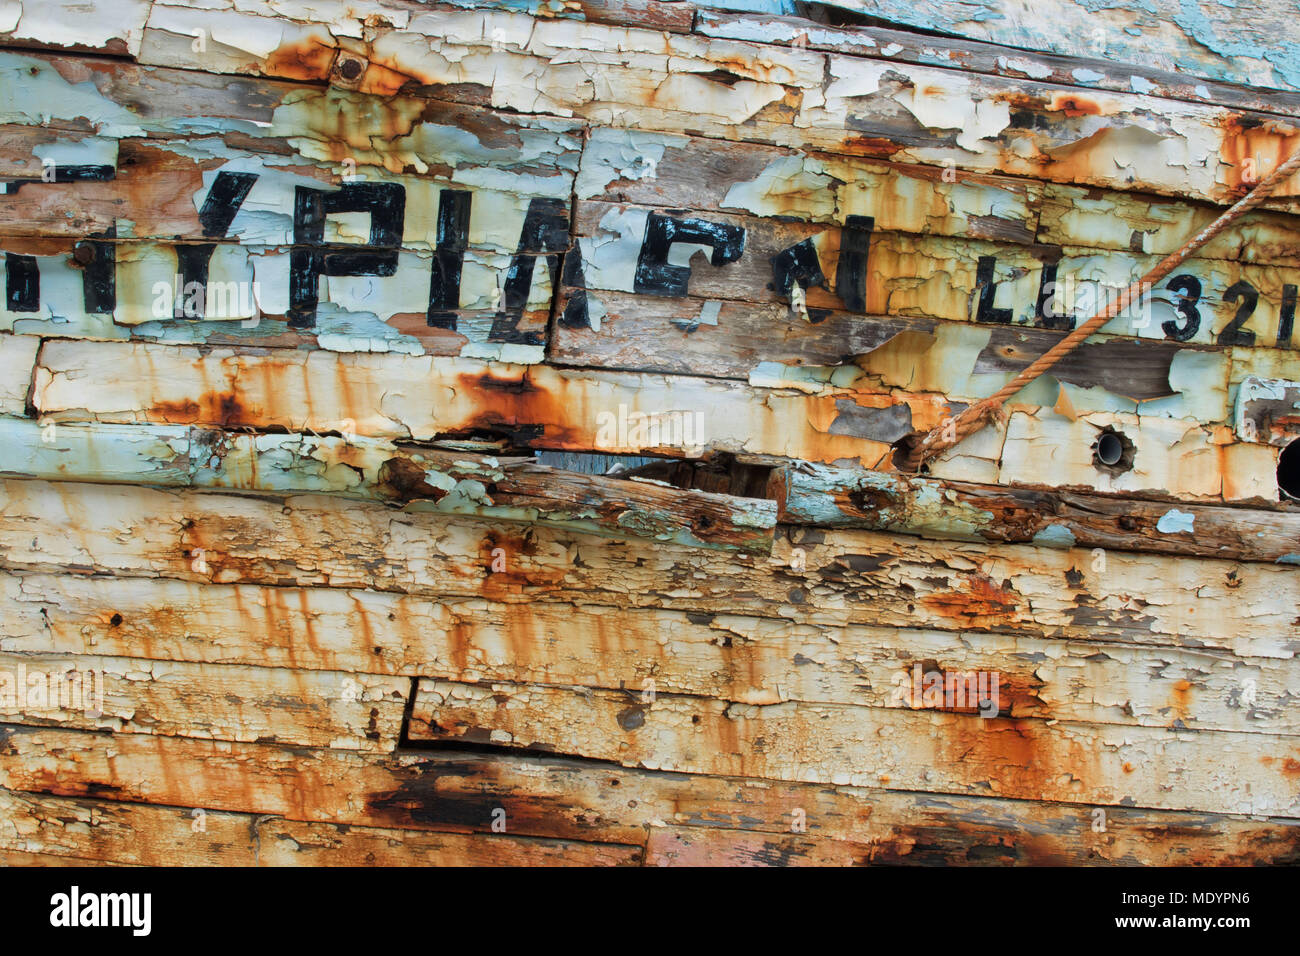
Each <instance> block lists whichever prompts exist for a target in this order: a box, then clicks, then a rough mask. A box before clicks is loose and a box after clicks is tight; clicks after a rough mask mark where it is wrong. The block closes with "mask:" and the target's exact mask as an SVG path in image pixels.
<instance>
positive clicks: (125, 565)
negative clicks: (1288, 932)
mask: <svg viewBox="0 0 1300 956" xmlns="http://www.w3.org/2000/svg"><path fill="white" fill-rule="evenodd" d="M1171 3H1172V0H1151V4H1148V7H1149V8H1150V9H1146V10H1144V11H1139V12H1138V13H1134V12H1133V11H1130V10H1127V9H1125V8H1114V9H1104V10H1091V9H1085V8H1088V7H1090V6H1095V4H1091V3H1090V0H1078V2H1075V0H1049V5H1050V8H1051V10H1052V11H1054V12H1059V14H1060V16H1059V17H1058V18H1057V19H1056V21H1055V23H1054V24H1051V21H1050V18H1049V19H1048V21H1047V22H1049V24H1051V25H1052V26H1054V28H1055V29H1056V30H1058V31H1059V30H1063V29H1069V30H1073V31H1074V32H1073V33H1072V34H1071V35H1070V36H1060V35H1055V34H1053V33H1051V32H1050V31H1041V30H1039V28H1038V27H1036V26H1032V25H1030V24H1029V23H1028V21H1027V20H1026V19H1025V17H1024V16H1023V15H1022V13H1023V11H1017V10H1013V9H1011V6H1009V5H1008V4H1006V3H1003V2H1002V0H977V2H975V3H974V5H973V6H972V5H967V7H965V8H962V9H961V10H957V11H955V12H953V11H946V12H945V11H940V10H939V9H938V6H937V5H936V4H934V3H932V2H930V0H918V2H916V3H911V4H908V5H903V4H899V3H897V2H896V0H879V2H876V0H873V2H872V3H842V4H800V5H797V7H796V5H794V4H792V3H788V2H786V0H779V2H775V3H767V2H759V0H755V2H753V3H748V2H745V0H735V2H728V3H727V4H726V6H727V7H728V9H727V10H725V11H722V10H710V9H706V8H700V7H698V6H696V5H694V4H689V3H685V2H673V3H647V2H645V0H592V2H587V0H564V2H563V3H552V2H548V0H453V2H440V3H424V2H412V0H350V2H347V3H343V2H339V0H274V2H263V0H204V2H203V3H202V4H201V5H197V6H196V5H191V4H188V3H186V2H184V0H94V2H93V3H91V4H90V6H89V8H87V7H86V6H85V5H84V4H80V3H71V2H69V0H51V2H50V3H46V4H44V5H41V4H38V3H36V2H34V0H0V87H3V89H4V90H5V91H6V92H8V93H10V95H9V96H8V97H5V98H4V102H3V103H0V254H3V259H2V260H0V261H2V262H3V269H4V281H5V295H4V297H3V301H2V302H0V446H2V447H3V448H4V449H5V452H6V454H5V456H4V460H3V461H0V609H2V612H0V860H4V861H5V862H7V863H11V864H22V865H58V864H67V863H104V864H114V865H173V864H178V863H184V864H205V865H221V864H226V865H274V866H282V865H319V864H335V865H339V864H342V865H397V864H427V865H449V864H450V865H456V864H470V863H496V864H509V865H527V866H541V865H552V864H560V863H577V864H590V865H632V866H636V865H692V864H699V863H718V862H725V863H730V864H737V865H795V864H803V865H859V864H870V863H907V864H918V865H967V864H976V865H1005V864H1040V865H1041V864H1061V863H1078V862H1094V863H1100V864H1115V865H1119V864H1125V865H1166V864H1194V865H1221V864H1236V865H1255V864H1261V865H1263V864H1283V863H1296V862H1300V796H1298V794H1300V790H1298V789H1297V786H1296V779H1297V773H1300V717H1297V710H1296V698H1297V693H1298V692H1297V688H1298V687H1300V680H1298V678H1300V673H1298V671H1297V669H1298V668H1300V653H1298V652H1300V618H1297V616H1296V608H1297V607H1298V606H1300V577H1297V571H1296V565H1297V564H1300V545H1298V544H1297V543H1296V536H1297V533H1300V512H1298V511H1297V510H1296V507H1297V506H1296V505H1295V504H1294V503H1293V502H1292V501H1291V498H1290V497H1289V496H1291V495H1300V471H1297V466H1296V461H1295V455H1296V449H1295V445H1294V441H1295V439H1296V438H1297V437H1300V418H1297V410H1298V409H1300V384H1298V383H1297V376H1296V374H1295V371H1294V365H1295V359H1294V352H1293V351H1292V350H1293V349H1294V348H1296V347H1297V344H1296V342H1295V336H1294V334H1293V333H1294V329H1293V326H1294V319H1295V309H1296V304H1297V299H1298V296H1297V292H1296V290H1297V287H1298V286H1300V245H1298V244H1297V241H1296V238H1295V237H1296V235H1297V229H1296V226H1297V223H1300V179H1297V180H1293V181H1291V182H1290V183H1288V184H1286V185H1285V186H1284V188H1283V189H1282V190H1280V191H1279V192H1278V194H1277V195H1276V196H1275V197H1273V198H1272V199H1271V200H1270V201H1269V202H1268V204H1267V208H1264V209H1261V210H1258V211H1256V212H1255V213H1252V214H1251V215H1250V216H1248V217H1246V218H1244V219H1243V220H1241V221H1240V222H1239V223H1237V224H1236V225H1234V226H1233V227H1232V228H1231V229H1229V230H1227V231H1226V232H1225V233H1224V234H1223V235H1222V236H1220V237H1219V238H1217V239H1216V240H1214V241H1213V242H1212V243H1210V244H1208V245H1206V246H1205V247H1204V248H1203V249H1201V250H1200V251H1199V252H1198V253H1197V255H1196V257H1195V258H1193V259H1190V260H1188V261H1187V262H1186V263H1185V265H1184V266H1183V267H1182V268H1181V269H1180V270H1179V271H1178V273H1177V274H1176V275H1171V276H1170V277H1169V279H1168V281H1166V282H1162V283H1160V284H1159V287H1158V288H1156V289H1154V290H1150V294H1149V296H1147V297H1146V298H1145V299H1144V300H1143V302H1142V303H1141V305H1140V307H1139V308H1138V309H1137V310H1135V311H1132V312H1130V313H1128V314H1125V315H1121V316H1119V317H1117V318H1116V319H1115V320H1114V321H1113V322H1112V323H1111V324H1110V325H1109V326H1108V327H1107V328H1106V329H1105V330H1104V331H1103V333H1102V334H1099V335H1097V336H1095V337H1093V338H1091V339H1090V340H1089V341H1088V342H1086V343H1084V344H1082V345H1081V346H1080V348H1079V349H1078V350H1077V351H1075V352H1073V353H1072V354H1071V355H1070V356H1069V357H1068V358H1067V359H1066V360H1064V361H1063V362H1061V363H1060V364H1059V365H1057V366H1055V367H1054V368H1053V369H1052V371H1051V374H1050V375H1046V376H1043V377H1041V378H1040V379H1038V380H1037V381H1035V382H1033V383H1032V384H1031V385H1030V386H1028V387H1026V388H1024V389H1022V391H1021V392H1020V393H1018V394H1017V395H1016V396H1014V397H1013V400H1012V401H1011V402H1010V403H1009V404H1007V405H1006V406H1005V415H1003V416H1001V417H999V419H998V420H997V421H996V422H993V423H991V425H990V427H988V428H985V429H983V430H982V431H981V432H979V433H978V434H976V435H973V436H971V437H970V438H969V439H968V440H966V441H963V442H962V443H961V444H960V445H958V446H955V447H954V448H951V449H950V450H949V451H948V452H947V453H945V454H944V455H943V456H941V457H940V458H939V459H938V460H936V461H935V462H934V463H933V464H932V465H931V467H930V469H929V471H928V472H927V473H925V474H917V475H904V474H900V473H899V472H898V471H897V469H896V466H895V465H894V464H893V458H894V454H895V450H896V446H897V445H898V443H899V442H900V441H902V440H903V439H905V438H907V437H908V436H910V435H914V434H916V433H918V432H926V431H929V430H931V429H941V428H943V427H944V425H945V423H946V422H949V421H951V419H952V417H953V416H955V415H957V414H959V413H960V412H961V411H962V410H963V409H965V408H967V407H968V406H969V405H970V404H971V403H973V402H976V401H979V400H981V399H983V398H985V397H986V396H988V395H990V394H993V393H994V392H995V391H996V390H997V389H998V388H999V387H1001V386H1002V385H1003V384H1005V383H1006V382H1008V381H1010V380H1011V378H1012V377H1013V376H1015V375H1016V373H1017V372H1019V371H1020V370H1022V369H1024V368H1025V367H1027V366H1028V365H1029V363H1031V362H1032V361H1033V360H1034V359H1035V358H1036V357H1037V356H1039V355H1041V354H1042V353H1044V352H1046V351H1047V350H1048V349H1050V348H1051V347H1052V346H1053V345H1055V344H1056V343H1057V342H1059V341H1061V339H1062V337H1063V336H1065V335H1066V334H1067V333H1068V331H1069V330H1070V329H1071V328H1073V327H1074V326H1075V325H1076V324H1077V323H1078V322H1079V321H1081V320H1083V319H1085V318H1087V317H1089V316H1090V315H1091V314H1092V313H1093V312H1094V311H1096V310H1097V309H1098V308H1099V307H1101V306H1103V305H1104V304H1105V299H1106V298H1107V297H1109V296H1111V295H1114V294H1115V293H1116V292H1117V291H1118V290H1119V289H1121V288H1123V287H1125V286H1127V285H1128V283H1129V282H1130V281H1131V280H1132V279H1133V278H1135V277H1136V276H1137V275H1138V274H1139V273H1141V272H1143V271H1145V270H1146V269H1148V268H1149V267H1150V266H1151V265H1152V264H1154V262H1156V261H1157V260H1158V259H1159V258H1160V257H1162V256H1164V255H1166V254H1168V253H1169V252H1171V251H1173V250H1175V249H1177V248H1178V247H1179V246H1180V245H1181V244H1182V243H1183V242H1184V241H1186V239H1187V237H1188V236H1189V235H1191V234H1192V233H1194V232H1196V231H1197V230H1199V229H1201V228H1203V227H1204V226H1205V225H1206V224H1208V223H1209V222H1210V221H1212V220H1213V219H1214V218H1215V217H1217V216H1218V215H1219V214H1220V211H1221V209H1222V207H1223V206H1224V205H1225V204H1227V203H1230V202H1232V201H1234V200H1235V199H1237V198H1239V197H1240V196H1241V195H1243V194H1244V193H1245V192H1246V191H1247V190H1248V189H1249V188H1250V187H1251V186H1252V185H1253V184H1254V183H1255V182H1256V181H1258V179H1259V178H1261V177H1263V176H1264V175H1267V173H1268V172H1269V170H1270V169H1271V168H1272V165H1273V164H1275V163H1277V162H1278V161H1280V160H1281V158H1282V157H1284V156H1286V155H1288V154H1289V153H1290V152H1291V151H1293V150H1294V149H1296V148H1297V146H1298V145H1300V121H1297V120H1296V115H1297V114H1300V86H1297V85H1296V82H1295V81H1296V80H1297V79H1298V78H1300V74H1298V75H1296V76H1293V75H1292V73H1293V72H1294V70H1293V67H1294V66H1295V64H1294V63H1293V62H1292V61H1293V60H1294V57H1291V56H1290V54H1289V53H1287V52H1286V51H1283V50H1281V49H1280V48H1279V46H1278V44H1277V42H1276V40H1277V38H1278V37H1280V36H1282V35H1283V31H1281V30H1276V31H1274V30H1273V29H1272V27H1273V26H1276V25H1277V23H1278V22H1279V21H1278V14H1277V7H1276V5H1275V4H1274V5H1270V4H1265V6H1264V7H1262V8H1261V11H1260V14H1259V16H1258V17H1257V19H1256V21H1252V23H1251V24H1249V25H1248V26H1244V27H1242V29H1241V31H1240V36H1239V37H1237V38H1236V39H1235V40H1233V41H1232V42H1231V43H1230V42H1228V40H1226V39H1225V38H1224V35H1223V34H1222V33H1221V32H1220V30H1219V28H1220V26H1221V25H1222V22H1224V20H1225V18H1224V17H1222V16H1217V17H1216V16H1210V15H1208V14H1207V13H1206V11H1205V10H1200V12H1199V13H1198V12H1197V11H1195V10H1192V9H1191V7H1188V5H1187V4H1184V5H1183V7H1184V8H1185V9H1183V8H1180V9H1178V10H1174V9H1173V7H1172V6H1170V4H1171ZM1192 6H1195V4H1193V5H1192ZM1166 7H1167V8H1168V9H1165V8H1166ZM1157 8H1159V10H1157ZM1153 11H1155V12H1153ZM1161 12H1163V13H1164V14H1167V16H1164V17H1163V19H1162V18H1161V17H1160V16H1157V13H1161ZM792 14H799V16H793V15H792ZM1125 18H1128V20H1131V22H1132V24H1133V25H1132V26H1131V27H1128V29H1129V32H1124V27H1125V25H1126V24H1127V23H1128V20H1125ZM868 19H870V20H871V23H870V24H865V25H859V24H860V23H861V22H862V21H865V20H868ZM1039 19H1043V18H1042V17H1041V16H1040V17H1039ZM1234 19H1235V20H1239V19H1240V18H1239V17H1236V18H1234ZM1085 21H1086V26H1096V27H1097V28H1098V29H1100V30H1101V31H1102V32H1103V33H1104V34H1107V36H1104V37H1103V38H1102V39H1103V43H1102V46H1101V47H1095V45H1089V43H1090V42H1091V41H1092V40H1095V37H1094V36H1089V35H1087V34H1086V32H1085V30H1084V27H1085ZM1121 21H1123V23H1122V22H1121ZM881 23H884V24H886V25H885V26H881V25H880V24H881ZM895 27H897V28H895ZM918 30H919V31H923V32H916V31H918ZM1133 30H1136V31H1137V32H1138V33H1139V34H1141V36H1140V37H1138V36H1137V35H1135V34H1134V33H1133V32H1132V31H1133ZM953 33H956V34H958V36H957V37H956V38H950V37H949V36H947V35H948V34H953ZM1110 34H1115V35H1114V36H1110ZM1081 44H1082V45H1081ZM1139 51H1140V52H1139ZM86 54H91V55H86ZM1135 60H1142V61H1143V64H1142V65H1141V66H1130V65H1129V64H1130V63H1132V62H1133V61H1135ZM1243 83H1246V84H1250V85H1242V84H1243Z"/></svg>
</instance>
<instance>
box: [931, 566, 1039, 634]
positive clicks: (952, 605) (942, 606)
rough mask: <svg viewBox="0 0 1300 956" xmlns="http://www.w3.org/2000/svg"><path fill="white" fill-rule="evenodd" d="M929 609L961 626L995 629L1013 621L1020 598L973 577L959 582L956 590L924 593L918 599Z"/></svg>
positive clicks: (1003, 588) (987, 578) (982, 577)
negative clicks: (959, 584) (959, 585)
mask: <svg viewBox="0 0 1300 956" xmlns="http://www.w3.org/2000/svg"><path fill="white" fill-rule="evenodd" d="M921 603H922V604H924V605H925V606H926V607H927V608H928V609H929V610H931V611H933V612H934V613H935V614H939V615H941V616H943V617H946V618H948V619H949V620H952V621H957V622H959V623H960V624H961V625H962V626H963V627H997V626H999V625H1003V624H1009V623H1013V622H1015V621H1016V620H1017V619H1018V617H1019V615H1018V613H1017V611H1018V608H1019V604H1020V602H1019V599H1018V598H1017V596H1016V594H1015V592H1014V591H1013V590H1012V589H1010V588H1007V587H1002V586H999V585H997V584H995V583H994V582H993V581H992V580H991V579H990V578H989V577H987V576H986V575H983V574H976V575H973V576H971V577H969V578H966V579H965V580H964V581H962V584H961V587H960V588H959V589H957V590H951V591H940V592H936V593H934V594H927V595H926V596H925V597H923V598H922V599H921Z"/></svg>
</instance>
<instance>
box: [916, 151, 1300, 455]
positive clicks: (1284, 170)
mask: <svg viewBox="0 0 1300 956" xmlns="http://www.w3.org/2000/svg"><path fill="white" fill-rule="evenodd" d="M1298 170H1300V150H1297V151H1296V153H1295V154H1294V155H1292V156H1291V157H1290V158H1289V159H1287V161H1286V162H1284V163H1283V164H1282V165H1281V166H1278V167H1277V169H1275V170H1273V172H1272V173H1270V174H1269V175H1268V176H1267V177H1265V178H1264V179H1262V180H1260V181H1259V182H1258V183H1256V184H1255V187H1254V188H1253V189H1252V190H1251V191H1250V192H1248V193H1247V194H1246V195H1245V196H1243V197H1242V198H1241V199H1239V200H1238V201H1237V202H1236V203H1235V204H1234V205H1233V206H1232V207H1231V208H1229V209H1228V210H1227V212H1225V213H1224V214H1223V215H1222V216H1220V217H1219V218H1218V219H1216V220H1214V222H1212V223H1210V224H1209V225H1208V226H1206V227H1205V228H1204V229H1202V230H1201V231H1200V232H1198V233H1197V234H1196V235H1194V236H1192V238H1191V239H1188V240H1187V242H1185V243H1183V245H1182V246H1181V247H1180V248H1179V249H1178V251H1177V252H1173V253H1170V254H1169V255H1168V256H1166V257H1165V258H1164V259H1162V260H1160V262H1159V263H1158V264H1157V265H1156V266H1155V267H1154V268H1153V269H1152V270H1151V271H1150V272H1148V273H1147V274H1146V275H1144V276H1142V277H1141V278H1140V279H1137V280H1135V281H1134V282H1132V283H1131V284H1130V285H1129V287H1128V288H1127V289H1125V290H1124V292H1123V294H1121V295H1120V296H1119V298H1117V299H1115V300H1114V301H1112V302H1110V303H1109V304H1108V305H1107V306H1106V307H1105V308H1104V309H1102V310H1101V311H1100V312H1098V313H1097V314H1096V315H1094V316H1093V317H1092V318H1091V319H1089V320H1088V321H1087V322H1085V323H1083V325H1081V326H1079V327H1078V328H1076V329H1075V330H1074V331H1073V332H1071V333H1070V334H1069V335H1067V336H1066V337H1065V338H1063V339H1061V341H1059V342H1057V343H1056V345H1054V346H1052V348H1050V349H1048V350H1047V351H1046V352H1044V353H1043V354H1042V355H1041V356H1039V358H1038V359H1036V360H1035V361H1034V362H1033V363H1032V364H1030V365H1029V366H1027V367H1026V368H1024V369H1022V370H1021V372H1020V374H1019V375H1017V376H1016V377H1015V378H1013V379H1012V380H1011V381H1009V382H1008V383H1007V384H1006V385H1003V386H1002V387H1001V388H1000V389H998V390H997V391H996V392H995V393H994V394H993V395H991V396H989V397H988V398H986V399H984V400H983V401H981V402H976V403H975V404H974V405H971V406H970V407H969V408H967V409H966V410H965V411H963V412H961V413H960V414H959V415H958V416H957V417H956V418H954V419H952V420H951V421H949V422H947V423H946V424H944V425H940V426H939V427H937V428H934V429H931V430H930V431H929V432H927V433H926V434H925V435H924V436H923V437H922V438H921V439H920V440H919V441H918V440H917V439H916V437H915V436H913V437H912V438H911V440H910V442H908V444H905V445H903V446H901V447H900V449H899V454H898V455H897V456H895V459H894V463H895V465H896V466H897V467H898V469H899V470H900V471H917V470H918V469H919V468H920V467H921V466H922V465H923V464H925V463H926V462H927V461H930V460H931V459H932V458H934V457H935V456H936V455H939V454H942V453H943V452H944V451H946V450H947V449H949V448H951V447H952V446H954V445H956V444H957V443H958V442H960V441H961V440H962V439H964V438H966V437H967V436H968V435H971V434H973V433H975V432H977V431H979V430H980V429H981V428H983V427H984V425H985V423H986V422H988V420H989V419H990V418H992V417H993V416H994V415H995V414H997V411H998V410H999V409H1000V408H1001V407H1002V406H1003V404H1005V403H1006V401H1007V399H1009V398H1010V397H1011V396H1012V395H1015V394H1016V392H1018V391H1020V390H1021V389H1022V388H1024V387H1025V386H1026V385H1028V384H1029V383H1030V382H1032V381H1033V380H1034V379H1036V378H1038V376H1040V375H1042V374H1043V373H1044V372H1046V371H1047V370H1048V369H1049V368H1051V367H1052V366H1053V365H1055V364H1056V363H1057V362H1059V361H1060V360H1061V359H1063V358H1065V356H1067V355H1068V354H1070V353H1071V352H1072V351H1074V350H1075V349H1076V348H1078V347H1079V346H1080V345H1082V344H1083V341H1084V339H1086V338H1088V336H1090V335H1092V334H1093V333H1094V332H1096V331H1097V330H1098V329H1100V328H1101V327H1102V326H1103V325H1105V324H1106V323H1107V322H1109V321H1110V320H1111V319H1113V318H1115V316H1117V315H1119V314H1120V313H1121V312H1123V311H1124V310H1125V309H1127V308H1128V307H1129V304H1130V303H1131V302H1133V301H1134V300H1135V299H1140V297H1141V294H1142V290H1143V289H1144V288H1148V287H1150V286H1153V285H1155V284H1156V283H1157V282H1159V281H1160V280H1161V279H1163V278H1164V277H1165V276H1167V275H1169V273H1171V272H1173V271H1174V270H1175V269H1177V268H1178V267H1179V266H1180V265H1182V264H1183V263H1184V262H1185V261H1187V259H1188V258H1190V257H1191V255H1192V253H1194V252H1196V250H1198V249H1200V248H1201V247H1202V246H1203V245H1205V244H1206V243H1207V242H1209V241H1210V240H1211V239H1213V238H1214V237H1215V236H1217V235H1218V234H1219V233H1221V232H1222V231H1223V230H1224V229H1227V228H1228V227H1229V226H1230V225H1232V224H1233V223H1234V222H1236V221H1237V220H1238V219H1240V218H1241V217H1242V216H1244V215H1245V214H1246V213H1248V212H1250V211H1251V210H1252V209H1254V208H1255V207H1256V206H1258V205H1259V204H1260V203H1262V202H1263V201H1264V200H1265V199H1267V198H1268V197H1269V196H1270V195H1271V194H1272V192H1273V190H1275V189H1277V187H1278V186H1279V185H1281V183H1282V182H1283V181H1285V180H1286V179H1288V178H1289V177H1290V176H1291V175H1292V174H1294V173H1295V172H1297V171H1298ZM945 434H946V435H947V438H946V439H945V437H944V436H945ZM905 441H906V440H905Z"/></svg>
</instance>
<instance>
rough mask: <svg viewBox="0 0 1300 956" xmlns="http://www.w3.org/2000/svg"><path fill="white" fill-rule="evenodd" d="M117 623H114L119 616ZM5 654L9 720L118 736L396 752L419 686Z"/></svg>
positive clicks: (3, 690) (2, 688) (0, 671)
mask: <svg viewBox="0 0 1300 956" xmlns="http://www.w3.org/2000/svg"><path fill="white" fill-rule="evenodd" d="M110 626H112V625H111V620H110ZM94 650H95V649H94V647H93V646H85V647H82V648H80V649H78V650H77V651H74V652H72V653H61V654H45V653H39V652H38V653H23V654H8V653H0V718H3V719H4V720H6V721H10V722H15V723H34V724H52V725H55V726H60V727H74V728H81V729H88V730H97V729H107V730H112V731H113V732H114V733H119V734H122V733H126V734H131V733H145V734H162V735H166V736H181V737H202V738H210V739H215V740H245V741H258V740H261V741H268V742H275V741H279V742H282V743H285V744H299V745H302V746H315V747H337V748H340V749H343V750H381V751H387V750H392V749H393V746H394V744H395V741H396V738H397V733H398V729H399V728H400V726H401V723H402V711H403V708H404V707H405V706H406V697H407V693H408V691H409V690H410V687H409V684H408V682H406V681H399V680H393V679H391V678H384V677H375V676H372V675H367V674H364V673H360V674H359V673H356V672H352V673H347V674H344V673H328V672H320V671H306V672H303V671H293V670H287V669H271V668H266V667H244V666H226V665H219V664H218V665H212V664H190V663H176V662H171V661H161V660H155V659H145V658H134V657H130V656H127V657H104V656H101V655H99V654H96V653H94Z"/></svg>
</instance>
